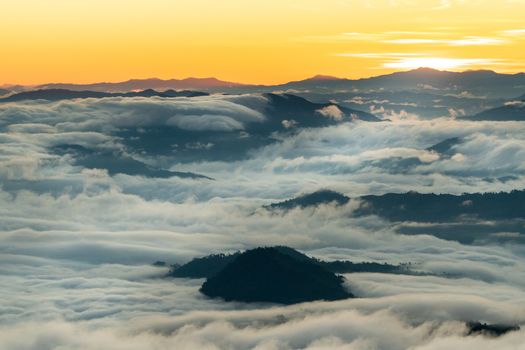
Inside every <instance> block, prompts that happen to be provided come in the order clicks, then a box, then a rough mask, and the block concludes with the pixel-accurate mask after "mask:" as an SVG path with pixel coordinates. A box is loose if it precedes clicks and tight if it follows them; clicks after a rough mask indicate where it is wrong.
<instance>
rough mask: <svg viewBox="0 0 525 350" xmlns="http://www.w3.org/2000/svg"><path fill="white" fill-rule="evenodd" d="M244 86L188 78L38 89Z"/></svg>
mask: <svg viewBox="0 0 525 350" xmlns="http://www.w3.org/2000/svg"><path fill="white" fill-rule="evenodd" d="M240 86H243V84H239V83H232V82H228V81H222V80H219V79H216V78H186V79H167V80H163V79H157V78H151V79H131V80H127V81H123V82H117V83H107V82H104V83H93V84H68V83H51V84H43V85H38V86H36V87H35V88H36V89H67V90H90V91H102V92H128V91H134V90H146V89H155V90H166V89H175V90H184V89H190V90H209V89H224V88H232V87H240Z"/></svg>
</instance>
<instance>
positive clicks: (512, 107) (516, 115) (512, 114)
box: [468, 99, 525, 121]
mask: <svg viewBox="0 0 525 350" xmlns="http://www.w3.org/2000/svg"><path fill="white" fill-rule="evenodd" d="M468 119H470V120H492V121H523V120H525V99H523V100H522V101H512V102H508V103H507V104H505V105H503V106H500V107H496V108H492V109H489V110H486V111H483V112H481V113H478V114H476V115H474V116H471V117H468Z"/></svg>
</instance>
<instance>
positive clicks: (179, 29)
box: [0, 0, 525, 84]
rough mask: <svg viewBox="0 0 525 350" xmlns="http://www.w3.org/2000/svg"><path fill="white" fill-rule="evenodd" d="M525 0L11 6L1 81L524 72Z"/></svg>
mask: <svg viewBox="0 0 525 350" xmlns="http://www.w3.org/2000/svg"><path fill="white" fill-rule="evenodd" d="M524 13H525V0H220V1H219V0H17V1H2V2H0V33H1V34H0V37H1V41H0V47H1V52H0V84H3V83H16V84H39V83H48V82H78V83H87V82H96V81H121V80H127V79H130V78H147V77H158V78H164V79H166V78H184V77H189V76H195V77H207V76H215V77H217V78H220V79H223V80H229V81H237V82H245V83H261V84H273V83H280V82H285V81H290V80H297V79H303V78H305V77H308V76H313V75H315V74H326V75H334V76H339V77H348V78H359V77H366V76H372V75H379V74H384V73H389V72H393V71H398V70H406V69H412V68H417V67H419V66H429V67H432V68H437V69H447V70H465V69H493V70H496V71H499V72H509V73H511V72H518V71H524V70H525V16H524V15H523V14H524Z"/></svg>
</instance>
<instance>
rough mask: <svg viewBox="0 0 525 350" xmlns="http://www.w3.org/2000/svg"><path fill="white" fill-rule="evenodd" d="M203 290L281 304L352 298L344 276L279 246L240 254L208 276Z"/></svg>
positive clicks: (235, 298)
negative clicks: (346, 287)
mask: <svg viewBox="0 0 525 350" xmlns="http://www.w3.org/2000/svg"><path fill="white" fill-rule="evenodd" d="M200 291H201V292H202V293H203V294H204V295H206V296H208V297H211V298H222V299H224V300H226V301H242V302H269V303H280V304H294V303H301V302H307V301H315V300H340V299H346V298H351V297H353V295H352V294H351V293H350V292H348V291H346V290H345V288H344V287H343V277H341V276H338V275H336V274H334V273H332V272H330V271H328V270H327V269H325V268H323V267H322V266H320V265H318V264H315V263H313V262H312V261H310V260H309V259H302V258H300V257H294V256H292V255H290V254H286V253H283V252H282V251H281V250H279V249H276V248H256V249H252V250H248V251H246V252H244V253H241V254H239V255H238V256H236V257H235V258H234V259H233V261H231V262H230V263H229V264H227V265H226V266H225V267H224V268H223V269H222V270H221V271H219V272H218V273H216V274H215V275H213V276H211V277H209V278H208V279H207V280H206V282H204V284H203V285H202V287H201V289H200Z"/></svg>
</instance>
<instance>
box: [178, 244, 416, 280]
mask: <svg viewBox="0 0 525 350" xmlns="http://www.w3.org/2000/svg"><path fill="white" fill-rule="evenodd" d="M273 248H274V249H275V250H277V251H278V252H280V253H282V254H285V255H288V256H291V257H293V258H294V259H296V260H300V261H308V262H311V263H313V264H315V265H319V266H321V267H323V268H325V269H326V270H328V271H330V272H333V273H352V272H381V273H394V274H416V272H414V271H412V270H411V269H410V264H400V265H393V264H387V263H376V262H362V263H354V262H351V261H347V260H336V261H323V260H320V259H316V258H312V257H309V256H307V255H305V254H303V253H300V252H298V251H297V250H295V249H293V248H290V247H285V246H277V247H273ZM240 254H241V252H235V253H232V254H212V255H208V256H205V257H201V258H194V259H193V260H191V261H190V262H188V263H186V264H184V265H182V266H178V265H173V266H172V267H171V269H170V272H169V275H170V276H172V277H183V278H208V277H211V276H213V275H215V274H217V273H218V272H219V271H221V270H222V269H224V267H226V266H227V265H228V264H230V263H231V262H232V261H234V260H235V259H236V258H237V257H238V256H239V255H240Z"/></svg>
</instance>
